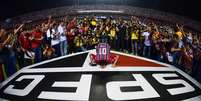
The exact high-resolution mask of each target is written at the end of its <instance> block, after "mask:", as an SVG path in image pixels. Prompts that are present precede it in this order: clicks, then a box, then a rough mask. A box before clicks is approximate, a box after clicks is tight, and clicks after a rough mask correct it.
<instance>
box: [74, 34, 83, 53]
mask: <svg viewBox="0 0 201 101" xmlns="http://www.w3.org/2000/svg"><path fill="white" fill-rule="evenodd" d="M74 44H75V49H76V52H82V51H85V49H84V47H83V39H82V36H81V34H78V35H77V36H76V37H75V39H74Z"/></svg>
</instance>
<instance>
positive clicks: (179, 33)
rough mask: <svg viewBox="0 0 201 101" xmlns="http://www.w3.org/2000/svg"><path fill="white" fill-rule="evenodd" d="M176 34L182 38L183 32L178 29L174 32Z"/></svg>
mask: <svg viewBox="0 0 201 101" xmlns="http://www.w3.org/2000/svg"><path fill="white" fill-rule="evenodd" d="M176 34H177V35H178V37H179V39H182V38H183V33H182V32H180V31H178V32H176Z"/></svg>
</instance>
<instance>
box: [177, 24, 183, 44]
mask: <svg viewBox="0 0 201 101" xmlns="http://www.w3.org/2000/svg"><path fill="white" fill-rule="evenodd" d="M175 32H176V33H175V34H176V35H177V36H178V37H179V39H180V40H182V39H183V36H184V33H183V27H180V26H179V25H178V24H177V25H176V30H175Z"/></svg>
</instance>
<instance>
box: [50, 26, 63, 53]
mask: <svg viewBox="0 0 201 101" xmlns="http://www.w3.org/2000/svg"><path fill="white" fill-rule="evenodd" d="M50 31H51V34H50V35H51V46H52V47H53V48H54V49H55V54H56V57H59V56H61V52H60V37H59V33H58V31H57V27H56V25H53V28H52V29H50Z"/></svg>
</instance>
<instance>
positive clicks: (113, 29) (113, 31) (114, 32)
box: [109, 25, 117, 49]
mask: <svg viewBox="0 0 201 101" xmlns="http://www.w3.org/2000/svg"><path fill="white" fill-rule="evenodd" d="M116 35H117V28H116V26H115V25H112V27H111V29H110V34H109V37H110V45H111V48H112V49H115V48H116V47H115V46H116Z"/></svg>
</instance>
